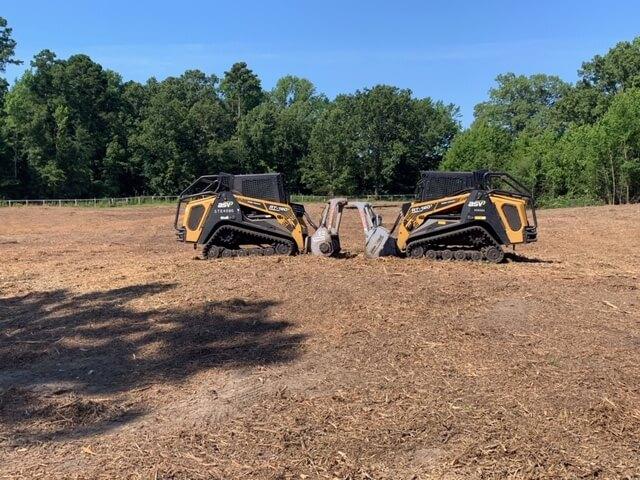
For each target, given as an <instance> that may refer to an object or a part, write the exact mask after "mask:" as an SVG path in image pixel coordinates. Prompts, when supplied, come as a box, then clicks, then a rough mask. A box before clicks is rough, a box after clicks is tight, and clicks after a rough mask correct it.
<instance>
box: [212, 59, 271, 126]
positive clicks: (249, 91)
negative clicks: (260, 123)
mask: <svg viewBox="0 0 640 480" xmlns="http://www.w3.org/2000/svg"><path fill="white" fill-rule="evenodd" d="M220 90H221V91H222V93H223V95H224V99H225V102H226V104H227V106H228V107H229V110H230V111H231V112H232V113H233V115H234V117H235V120H236V121H239V120H240V118H242V116H243V115H245V114H246V113H247V112H249V111H250V110H251V109H253V108H255V107H257V106H258V105H259V104H260V102H261V101H262V98H263V92H262V86H261V84H260V79H259V78H258V76H257V75H256V74H254V73H253V72H252V71H251V69H249V67H247V64H246V63H245V62H238V63H234V64H233V65H232V66H231V69H230V70H229V71H227V72H224V78H223V79H222V82H221V83H220Z"/></svg>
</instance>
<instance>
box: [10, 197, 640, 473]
mask: <svg viewBox="0 0 640 480" xmlns="http://www.w3.org/2000/svg"><path fill="white" fill-rule="evenodd" d="M310 209H311V212H312V214H313V216H314V217H317V216H318V214H319V210H320V206H317V205H313V206H311V207H310ZM396 212H397V210H396V207H388V208H384V209H382V210H381V213H382V214H383V216H384V217H385V219H386V220H387V222H388V223H391V222H392V221H393V219H394V216H395V214H396ZM172 215H173V209H172V208H170V207H134V208H119V209H109V210H105V209H84V208H55V207H50V208H41V207H33V208H31V207H24V208H12V209H7V208H5V209H0V259H1V260H2V261H1V263H0V460H1V461H0V478H36V477H39V476H43V477H46V478H87V479H89V478H90V479H94V478H158V479H200V478H203V479H204V478H244V477H246V478H345V479H356V478H357V479H361V478H462V477H465V478H466V477H474V478H504V477H514V478H531V477H536V478H559V477H566V478H576V477H582V478H621V477H625V476H626V477H628V478H634V477H638V476H640V446H639V445H640V407H639V406H640V294H639V290H638V287H639V286H640V282H639V275H640V251H638V250H637V248H636V241H637V239H638V238H640V220H639V219H640V206H638V205H633V206H620V207H594V208H583V209H563V210H549V211H543V212H540V215H539V216H540V224H541V228H540V230H541V231H540V241H539V243H537V244H534V245H531V246H527V247H524V248H522V249H521V250H519V251H518V253H519V254H520V255H521V256H518V257H512V258H511V261H509V262H507V263H504V264H501V265H489V264H473V263H456V262H452V263H434V262H429V261H426V260H408V259H395V258H386V259H379V260H377V261H371V260H366V259H365V258H363V256H362V240H363V238H362V232H361V227H360V225H359V224H358V219H357V215H356V214H355V212H352V211H347V213H346V215H345V219H344V223H343V228H342V233H343V235H342V244H343V247H344V249H345V250H347V251H349V252H350V253H351V255H347V256H346V258H340V259H321V258H314V257H310V256H307V257H290V258H273V257H270V258H266V257H265V258H234V259H228V260H219V261H213V262H209V261H200V260H196V259H195V258H197V255H198V253H197V252H194V251H193V250H191V249H190V248H189V247H188V246H186V245H183V244H178V243H176V242H175V241H174V239H173V231H172V229H171V223H172Z"/></svg>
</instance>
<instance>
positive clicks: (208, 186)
mask: <svg viewBox="0 0 640 480" xmlns="http://www.w3.org/2000/svg"><path fill="white" fill-rule="evenodd" d="M183 205H184V211H182V210H183V208H182V207H183ZM181 213H182V215H181ZM305 219H307V220H310V219H309V217H308V215H307V213H306V212H305V209H304V206H303V205H300V204H297V203H291V202H290V201H289V196H288V195H287V193H286V190H285V186H284V178H283V175H282V174H280V173H262V174H243V175H232V174H228V173H220V174H218V175H205V176H202V177H200V178H198V179H197V180H196V181H194V182H193V183H192V184H191V185H189V186H188V187H187V188H186V189H185V190H184V191H183V192H182V193H181V194H180V196H179V198H178V206H177V210H176V216H175V220H174V227H175V229H176V231H177V237H178V240H179V241H183V242H187V243H192V244H193V245H194V248H196V247H197V246H198V245H201V246H202V256H203V257H205V258H209V259H211V258H218V257H234V256H247V255H293V254H296V253H304V252H306V251H308V250H309V248H308V244H309V236H308V232H307V223H306V222H305Z"/></svg>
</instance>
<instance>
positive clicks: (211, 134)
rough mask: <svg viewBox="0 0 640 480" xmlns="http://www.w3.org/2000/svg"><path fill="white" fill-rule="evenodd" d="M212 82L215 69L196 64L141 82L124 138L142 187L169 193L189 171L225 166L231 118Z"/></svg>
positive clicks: (199, 172)
mask: <svg viewBox="0 0 640 480" xmlns="http://www.w3.org/2000/svg"><path fill="white" fill-rule="evenodd" d="M217 83H218V79H217V77H216V76H215V75H211V76H207V75H205V74H204V73H202V72H200V71H197V70H191V71H187V72H185V73H184V74H183V75H182V76H180V77H169V78H167V79H166V80H164V81H162V82H157V81H155V80H153V79H152V80H150V81H149V82H148V83H147V86H146V88H147V90H148V92H147V95H148V100H147V101H146V105H145V107H144V111H143V118H142V120H141V121H140V123H139V126H138V130H137V132H136V133H135V134H134V135H132V137H131V138H130V143H131V149H132V152H133V158H134V161H135V162H136V163H139V164H141V165H143V171H144V176H145V178H146V179H147V184H148V191H150V192H152V193H157V194H168V195H173V194H175V193H176V192H178V191H180V190H181V189H182V188H184V187H185V186H186V185H187V184H188V183H190V182H191V181H192V180H193V178H194V177H196V176H198V175H202V174H206V173H211V172H217V171H219V170H226V169H227V167H228V166H229V165H228V164H227V159H226V158H223V157H224V155H225V154H226V153H227V151H228V150H229V149H228V148H227V147H226V145H225V144H226V142H228V141H229V140H230V138H231V135H232V133H233V120H232V118H231V116H230V115H229V113H228V112H227V111H226V109H225V108H224V106H223V104H222V101H221V99H220V97H219V95H218V91H217Z"/></svg>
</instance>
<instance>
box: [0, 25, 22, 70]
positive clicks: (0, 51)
mask: <svg viewBox="0 0 640 480" xmlns="http://www.w3.org/2000/svg"><path fill="white" fill-rule="evenodd" d="M12 31H13V30H12V29H11V28H10V27H9V26H8V23H7V20H6V19H5V18H3V17H0V73H4V72H5V71H6V68H7V65H8V64H13V65H20V64H21V63H22V62H21V61H20V60H16V58H15V49H16V41H15V40H14V39H13V37H12V36H11V33H12Z"/></svg>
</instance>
